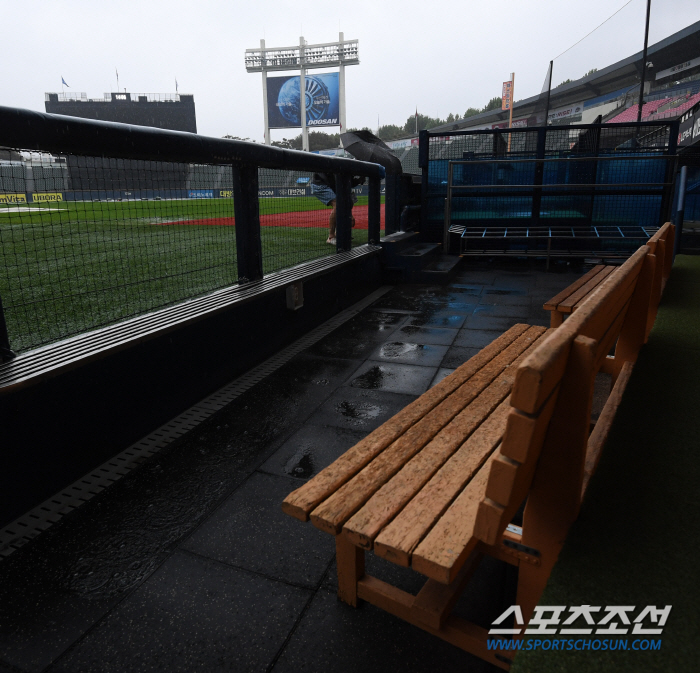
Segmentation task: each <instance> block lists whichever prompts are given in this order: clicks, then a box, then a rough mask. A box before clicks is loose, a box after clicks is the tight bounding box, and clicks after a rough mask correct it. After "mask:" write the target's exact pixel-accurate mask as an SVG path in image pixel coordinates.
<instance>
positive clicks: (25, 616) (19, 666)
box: [0, 533, 162, 673]
mask: <svg viewBox="0 0 700 673" xmlns="http://www.w3.org/2000/svg"><path fill="white" fill-rule="evenodd" d="M47 534H48V533H44V536H46V535H47ZM33 546H34V548H33V549H32V550H29V549H27V548H24V549H20V550H19V551H16V552H15V553H14V554H13V555H12V556H11V557H9V558H7V559H6V560H3V561H2V563H1V564H0V660H3V661H5V662H6V663H7V664H8V665H10V666H13V668H12V670H13V671H27V672H30V673H40V671H43V670H44V669H45V668H46V667H47V666H48V665H49V664H51V662H52V661H54V660H55V659H57V658H58V657H59V656H60V655H61V654H62V653H63V652H65V651H66V650H67V649H68V648H69V647H70V645H71V644H72V643H74V642H75V641H76V640H77V639H78V638H80V636H82V635H83V633H85V632H86V631H87V630H88V629H89V628H91V627H92V626H93V625H94V624H96V623H97V622H98V621H99V620H100V619H101V618H102V617H103V616H104V615H105V614H106V613H107V612H108V611H109V609H110V608H112V607H113V606H114V605H116V604H117V603H118V602H119V601H120V600H121V599H122V596H121V595H119V596H116V595H114V596H102V597H100V596H90V595H81V594H80V593H78V592H76V591H70V583H69V582H68V581H67V580H68V577H67V574H68V573H67V572H66V571H67V570H70V569H71V568H70V566H71V565H74V566H76V565H77V561H78V559H77V558H76V559H74V560H73V563H72V564H71V560H72V559H70V555H69V554H67V553H61V550H59V549H55V550H53V552H51V551H49V550H47V549H46V547H44V548H43V549H41V552H43V554H42V556H43V558H39V557H37V554H36V553H35V552H36V551H37V546H36V545H33ZM42 546H43V545H42ZM27 552H33V553H27ZM67 557H68V558H67ZM161 560H162V557H161ZM0 670H1V669H0Z"/></svg>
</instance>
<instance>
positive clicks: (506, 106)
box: [501, 82, 513, 110]
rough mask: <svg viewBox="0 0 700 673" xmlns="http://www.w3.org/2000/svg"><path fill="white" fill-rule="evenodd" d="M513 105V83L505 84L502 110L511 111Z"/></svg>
mask: <svg viewBox="0 0 700 673" xmlns="http://www.w3.org/2000/svg"><path fill="white" fill-rule="evenodd" d="M512 104H513V82H503V91H502V92H501V110H510V108H511V105H512Z"/></svg>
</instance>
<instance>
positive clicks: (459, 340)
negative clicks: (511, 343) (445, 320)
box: [442, 329, 505, 367]
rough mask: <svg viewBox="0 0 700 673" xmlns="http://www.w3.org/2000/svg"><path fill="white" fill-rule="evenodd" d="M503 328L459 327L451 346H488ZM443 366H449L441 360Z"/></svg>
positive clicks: (480, 347) (501, 332) (478, 347)
mask: <svg viewBox="0 0 700 673" xmlns="http://www.w3.org/2000/svg"><path fill="white" fill-rule="evenodd" d="M504 331H505V330H486V329H461V330H459V334H458V335H457V336H456V337H455V340H454V341H453V342H452V348H454V347H455V346H462V347H464V348H476V349H479V350H481V349H482V348H483V347H484V346H488V345H489V344H490V343H491V342H492V341H493V340H494V339H497V338H498V337H499V336H501V334H503V332H504ZM442 366H443V367H449V366H450V365H446V364H445V361H444V360H443V365H442Z"/></svg>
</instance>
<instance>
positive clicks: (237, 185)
mask: <svg viewBox="0 0 700 673" xmlns="http://www.w3.org/2000/svg"><path fill="white" fill-rule="evenodd" d="M232 168H233V207H234V212H235V214H236V259H237V261H238V282H239V283H248V282H250V281H253V280H260V279H261V278H262V277H263V265H262V243H261V241H260V206H259V202H258V167H257V166H256V165H255V164H249V163H241V164H238V163H236V164H233V167H232Z"/></svg>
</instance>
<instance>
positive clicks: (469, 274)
mask: <svg viewBox="0 0 700 673" xmlns="http://www.w3.org/2000/svg"><path fill="white" fill-rule="evenodd" d="M494 280H496V272H495V271H483V270H480V269H469V268H467V269H466V270H464V271H461V272H459V273H458V274H457V275H456V276H455V279H454V281H453V282H455V283H463V284H465V285H492V284H493V281H494Z"/></svg>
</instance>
